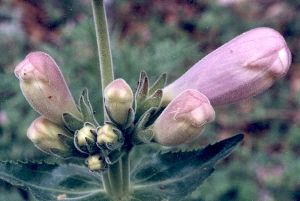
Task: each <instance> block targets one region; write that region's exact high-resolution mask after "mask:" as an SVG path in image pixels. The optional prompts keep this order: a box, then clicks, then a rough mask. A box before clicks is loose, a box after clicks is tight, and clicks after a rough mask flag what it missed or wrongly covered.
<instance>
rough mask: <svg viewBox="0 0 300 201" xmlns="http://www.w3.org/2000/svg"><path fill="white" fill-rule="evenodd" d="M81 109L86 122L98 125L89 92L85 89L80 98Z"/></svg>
mask: <svg viewBox="0 0 300 201" xmlns="http://www.w3.org/2000/svg"><path fill="white" fill-rule="evenodd" d="M79 108H80V112H81V114H82V118H83V121H84V122H91V123H93V124H96V125H98V122H97V121H96V118H95V116H94V111H93V108H92V106H91V103H90V101H89V97H88V90H87V89H86V88H85V89H84V90H83V91H82V94H81V96H80V98H79Z"/></svg>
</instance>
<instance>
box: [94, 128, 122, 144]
mask: <svg viewBox="0 0 300 201" xmlns="http://www.w3.org/2000/svg"><path fill="white" fill-rule="evenodd" d="M117 140H118V135H117V134H116V133H115V132H114V131H113V127H112V125H110V124H105V125H104V126H102V127H101V128H99V129H98V131H97V143H98V144H103V143H115V142H117Z"/></svg>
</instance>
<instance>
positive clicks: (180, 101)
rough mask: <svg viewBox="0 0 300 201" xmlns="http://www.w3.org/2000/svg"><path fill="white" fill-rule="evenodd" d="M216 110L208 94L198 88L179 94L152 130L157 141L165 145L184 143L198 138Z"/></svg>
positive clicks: (156, 121) (212, 118) (213, 116)
mask: <svg viewBox="0 0 300 201" xmlns="http://www.w3.org/2000/svg"><path fill="white" fill-rule="evenodd" d="M214 118H215V111H214V109H213V108H212V106H211V105H210V102H209V100H208V99H207V97H206V96H204V95H203V94H201V93H200V92H198V91H196V90H192V89H189V90H186V91H184V92H183V93H181V94H179V95H178V96H177V97H176V98H175V99H174V100H173V101H172V102H171V103H170V104H169V105H168V106H167V107H166V108H165V110H164V111H163V112H162V113H161V115H160V116H159V117H158V118H157V119H156V120H155V122H154V124H153V127H152V131H153V133H154V138H155V140H156V142H158V143H159V144H161V145H164V146H175V145H180V144H184V143H185V142H188V141H190V140H192V139H194V138H197V137H198V136H199V135H200V134H201V131H202V130H203V128H204V125H205V124H206V123H209V122H211V121H213V120H214Z"/></svg>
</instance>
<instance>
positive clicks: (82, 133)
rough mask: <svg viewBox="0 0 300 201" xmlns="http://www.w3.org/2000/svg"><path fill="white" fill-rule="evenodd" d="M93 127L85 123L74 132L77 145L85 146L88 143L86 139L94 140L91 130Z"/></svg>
mask: <svg viewBox="0 0 300 201" xmlns="http://www.w3.org/2000/svg"><path fill="white" fill-rule="evenodd" d="M93 130H95V128H94V127H93V126H92V125H90V124H87V123H86V124H85V125H84V126H83V127H82V128H81V129H80V130H78V131H77V132H76V141H77V144H78V145H79V146H85V145H87V144H88V142H87V140H89V141H95V136H94V134H93V133H92V131H93Z"/></svg>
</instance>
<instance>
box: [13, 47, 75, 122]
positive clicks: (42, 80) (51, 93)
mask: <svg viewBox="0 0 300 201" xmlns="http://www.w3.org/2000/svg"><path fill="white" fill-rule="evenodd" d="M15 75H16V76H17V78H18V79H19V81H20V86H21V89H22V92H23V94H24V96H25V98H26V99H27V101H28V102H29V103H30V105H31V106H32V107H33V108H34V109H35V110H36V111H37V112H38V113H40V114H41V115H43V116H45V117H46V118H47V119H49V120H50V121H52V122H54V123H57V124H63V121H62V114H63V113H67V112H68V113H72V114H73V115H75V116H77V117H78V118H80V117H81V115H80V113H79V111H78V109H77V107H76V105H75V102H74V99H73V97H72V95H71V93H70V91H69V88H68V86H67V84H66V82H65V79H64V77H63V75H62V73H61V71H60V69H59V67H58V66H57V64H56V63H55V61H54V60H53V59H52V58H51V57H50V56H49V55H48V54H46V53H43V52H33V53H30V54H29V55H27V56H26V58H25V59H24V60H23V61H22V62H21V63H20V64H19V65H18V66H17V67H16V69H15Z"/></svg>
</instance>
